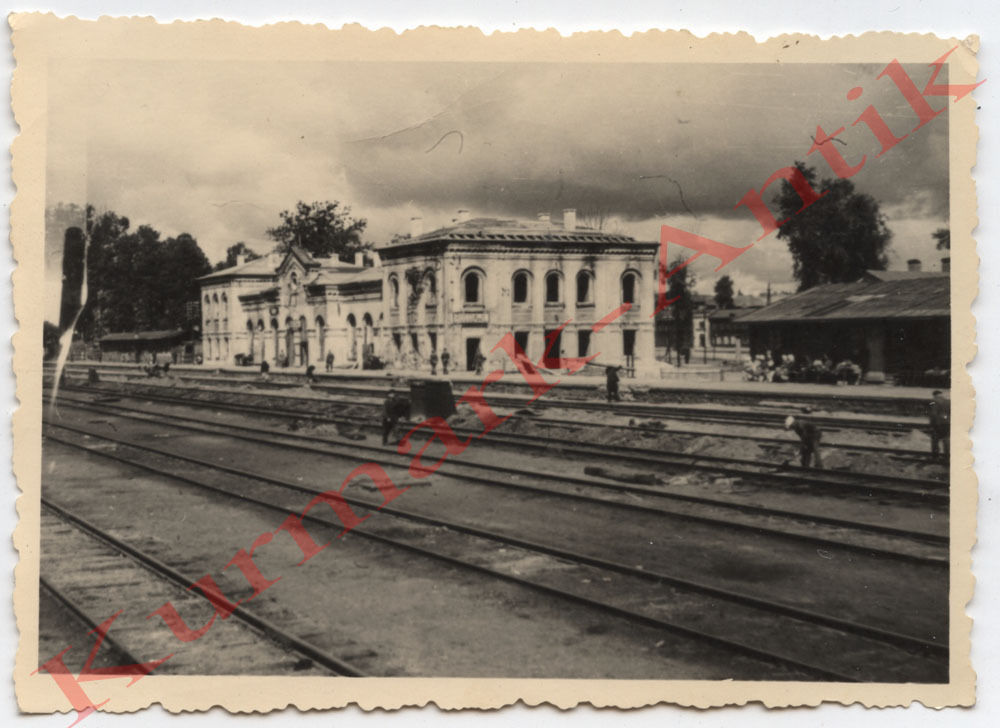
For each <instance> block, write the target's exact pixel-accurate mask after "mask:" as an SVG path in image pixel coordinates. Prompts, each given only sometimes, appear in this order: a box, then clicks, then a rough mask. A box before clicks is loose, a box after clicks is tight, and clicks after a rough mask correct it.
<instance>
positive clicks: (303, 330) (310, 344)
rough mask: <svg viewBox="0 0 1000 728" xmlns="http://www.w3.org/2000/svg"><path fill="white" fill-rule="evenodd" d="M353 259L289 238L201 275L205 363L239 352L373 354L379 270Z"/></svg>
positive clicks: (269, 357)
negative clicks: (322, 254)
mask: <svg viewBox="0 0 1000 728" xmlns="http://www.w3.org/2000/svg"><path fill="white" fill-rule="evenodd" d="M356 263H357V264H356V265H350V264H347V263H344V262H342V261H340V260H337V259H335V258H314V257H313V256H311V255H309V254H308V253H306V252H305V251H304V250H302V249H300V248H297V247H294V246H293V247H292V248H291V249H290V250H289V251H288V252H287V253H285V254H284V255H278V254H271V255H268V256H265V257H263V258H258V259H256V260H252V261H250V262H246V261H245V260H239V261H238V262H237V264H236V265H235V266H232V267H230V268H223V269H222V270H220V271H216V272H215V273H210V274H209V275H206V276H203V277H202V278H199V279H198V280H199V283H200V285H201V300H202V306H201V309H202V351H203V356H204V361H205V364H208V365H212V364H217V365H218V364H232V363H233V362H234V361H235V359H236V355H237V354H239V355H241V357H242V358H244V359H246V358H250V359H252V361H253V362H255V363H256V362H261V361H267V362H268V363H269V364H271V365H272V366H273V365H276V364H277V365H280V364H287V365H288V366H299V367H304V366H307V365H308V364H317V365H319V364H320V363H321V362H323V361H325V359H326V355H327V353H329V352H332V353H333V354H334V359H335V363H337V364H344V363H348V364H349V363H353V362H358V361H360V360H361V358H362V357H363V356H364V353H365V351H369V352H371V353H376V354H377V341H378V327H379V316H380V315H381V308H382V276H381V273H380V272H379V271H378V270H377V269H375V268H372V267H365V266H364V265H362V261H361V259H360V257H359V258H358V259H357V260H356ZM318 368H320V367H318Z"/></svg>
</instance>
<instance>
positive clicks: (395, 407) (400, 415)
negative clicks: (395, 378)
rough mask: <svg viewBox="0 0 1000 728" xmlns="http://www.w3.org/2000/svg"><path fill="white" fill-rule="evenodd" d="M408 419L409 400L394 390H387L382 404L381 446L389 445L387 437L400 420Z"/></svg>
mask: <svg viewBox="0 0 1000 728" xmlns="http://www.w3.org/2000/svg"><path fill="white" fill-rule="evenodd" d="M409 418H410V400H409V399H408V398H407V397H404V396H403V395H401V394H397V393H396V392H395V391H394V390H391V389H390V390H389V393H388V394H387V395H386V396H385V402H383V403H382V444H383V445H387V444H389V436H390V435H392V431H393V430H395V429H396V424H397V423H398V422H399V421H400V420H405V419H409Z"/></svg>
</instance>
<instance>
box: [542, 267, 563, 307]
mask: <svg viewBox="0 0 1000 728" xmlns="http://www.w3.org/2000/svg"><path fill="white" fill-rule="evenodd" d="M561 282H562V281H561V276H560V275H559V273H558V272H557V271H554V270H553V271H549V272H548V273H547V274H546V275H545V303H559V302H560V301H562V290H560V289H561V288H562V286H561V285H560V283H561Z"/></svg>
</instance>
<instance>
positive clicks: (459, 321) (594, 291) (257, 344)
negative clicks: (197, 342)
mask: <svg viewBox="0 0 1000 728" xmlns="http://www.w3.org/2000/svg"><path fill="white" fill-rule="evenodd" d="M657 252H658V243H655V242H638V241H636V240H634V239H633V238H630V237H627V236H624V235H614V234H609V233H604V232H600V231H598V230H590V229H587V228H582V227H577V225H576V213H575V211H573V210H566V211H565V212H564V215H563V223H562V224H558V223H555V224H554V223H552V222H551V221H550V220H549V218H548V216H547V215H545V216H539V220H537V221H530V222H524V221H518V220H500V219H493V218H477V219H473V220H465V219H459V220H458V221H457V222H456V223H455V224H453V225H450V226H448V227H444V228H441V229H439V230H435V231H433V232H429V233H426V234H421V233H420V231H419V230H413V231H411V235H409V236H406V237H404V238H401V239H397V240H395V241H394V242H392V243H390V244H387V245H384V246H381V247H379V248H378V255H377V256H375V260H374V262H375V265H374V266H370V267H365V266H364V265H362V260H361V258H360V256H359V257H358V258H357V259H356V261H355V263H356V264H355V265H350V264H345V263H343V262H341V261H339V260H336V259H322V258H315V257H313V256H310V255H309V254H308V253H306V252H305V251H303V250H301V249H299V248H296V247H293V248H292V249H291V250H289V251H288V252H287V253H285V254H284V255H278V254H272V255H269V256H266V257H263V258H259V259H257V260H253V261H250V262H246V261H244V260H241V261H239V262H238V263H237V265H235V266H233V267H230V268H225V269H222V270H220V271H216V272H215V273H211V274H209V275H207V276H204V277H202V278H200V279H199V282H200V284H201V299H202V343H203V351H204V359H205V363H206V364H207V365H213V364H215V365H220V364H232V363H233V362H234V361H235V359H236V355H240V356H241V358H243V359H246V358H251V359H252V361H253V362H254V363H258V362H260V361H267V362H268V363H270V364H271V365H272V366H273V365H276V364H277V365H281V364H284V363H287V365H288V366H296V367H304V366H306V365H308V364H317V365H318V364H320V363H321V362H323V361H324V360H325V358H326V354H327V353H328V352H333V354H334V358H335V364H336V365H337V366H344V365H353V364H360V363H361V361H362V360H363V358H364V355H365V352H368V353H371V354H374V355H375V356H378V357H379V358H381V359H382V360H384V361H386V362H387V363H388V364H389V365H390V366H392V367H395V368H398V369H410V370H414V369H417V370H426V369H428V368H429V358H430V356H431V354H432V353H435V352H436V353H437V355H438V357H439V358H440V357H441V355H442V354H443V352H444V351H445V350H448V352H449V355H450V357H451V367H452V369H453V370H459V371H465V370H472V369H474V368H475V359H476V355H477V353H482V354H483V355H484V356H485V357H487V361H488V364H489V366H491V367H505V368H511V367H512V366H513V364H512V362H511V360H510V359H509V357H507V356H506V355H504V354H502V353H497V354H491V350H492V349H493V347H494V346H495V345H496V344H497V343H498V342H499V341H500V340H501V339H502V338H503V336H504V335H505V334H507V333H508V332H509V333H512V334H513V336H514V338H515V340H516V341H517V342H518V344H520V346H521V348H522V349H523V350H524V352H525V353H526V354H527V356H528V357H529V358H530V359H531V360H532V361H535V362H539V361H541V360H542V358H543V355H544V354H545V351H546V348H547V345H546V341H547V337H549V336H550V335H553V332H555V331H557V330H558V329H559V327H560V326H562V325H563V324H564V323H565V324H566V326H565V328H563V330H562V332H561V333H560V334H559V335H558V337H557V340H556V341H555V345H554V346H553V347H552V348H551V349H550V350H549V363H550V364H551V365H553V366H554V365H555V362H554V361H553V360H555V359H558V358H560V357H577V356H589V355H592V354H595V353H596V354H598V356H597V358H596V362H598V363H600V364H625V365H628V366H630V367H634V368H635V370H636V371H637V372H638V373H640V374H655V373H656V372H657V371H658V368H657V365H656V362H655V360H654V348H653V328H654V324H653V319H652V317H651V315H652V309H653V305H654V298H655V292H656V258H657ZM622 303H631V304H632V308H631V309H630V310H629V311H628V312H627V313H625V314H624V315H622V316H620V317H619V318H617V319H616V320H614V321H612V322H611V323H609V324H607V325H606V326H604V327H598V328H599V330H597V331H595V330H594V324H595V323H597V322H598V321H600V320H601V319H602V318H604V317H605V316H606V315H608V314H609V313H611V312H612V311H615V310H616V309H618V308H619V307H620V306H621V305H622ZM567 322H568V323H567Z"/></svg>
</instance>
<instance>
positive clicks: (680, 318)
mask: <svg viewBox="0 0 1000 728" xmlns="http://www.w3.org/2000/svg"><path fill="white" fill-rule="evenodd" d="M683 262H684V257H678V258H677V259H675V260H674V261H672V262H671V263H670V268H669V270H674V269H675V268H677V267H678V266H679V265H681V264H682V263H683ZM694 284H695V277H694V273H692V272H691V269H690V268H689V267H687V266H685V267H683V268H681V269H680V270H678V271H677V272H675V273H674V274H673V275H672V276H670V277H669V278H667V300H672V299H674V298H676V299H677V300H676V301H674V302H673V303H672V304H670V306H669V307H668V308H667V309H666V310H667V312H669V314H670V324H669V328H668V340H669V343H670V345H671V346H672V347H673V348H674V350H675V351H676V352H677V363H678V364H680V361H681V352H682V351H683V350H684V349H690V348H691V344H692V341H691V336H692V335H693V334H692V331H691V322H692V320H693V319H694V300H693V299H692V297H691V290H692V289H693V288H694Z"/></svg>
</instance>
